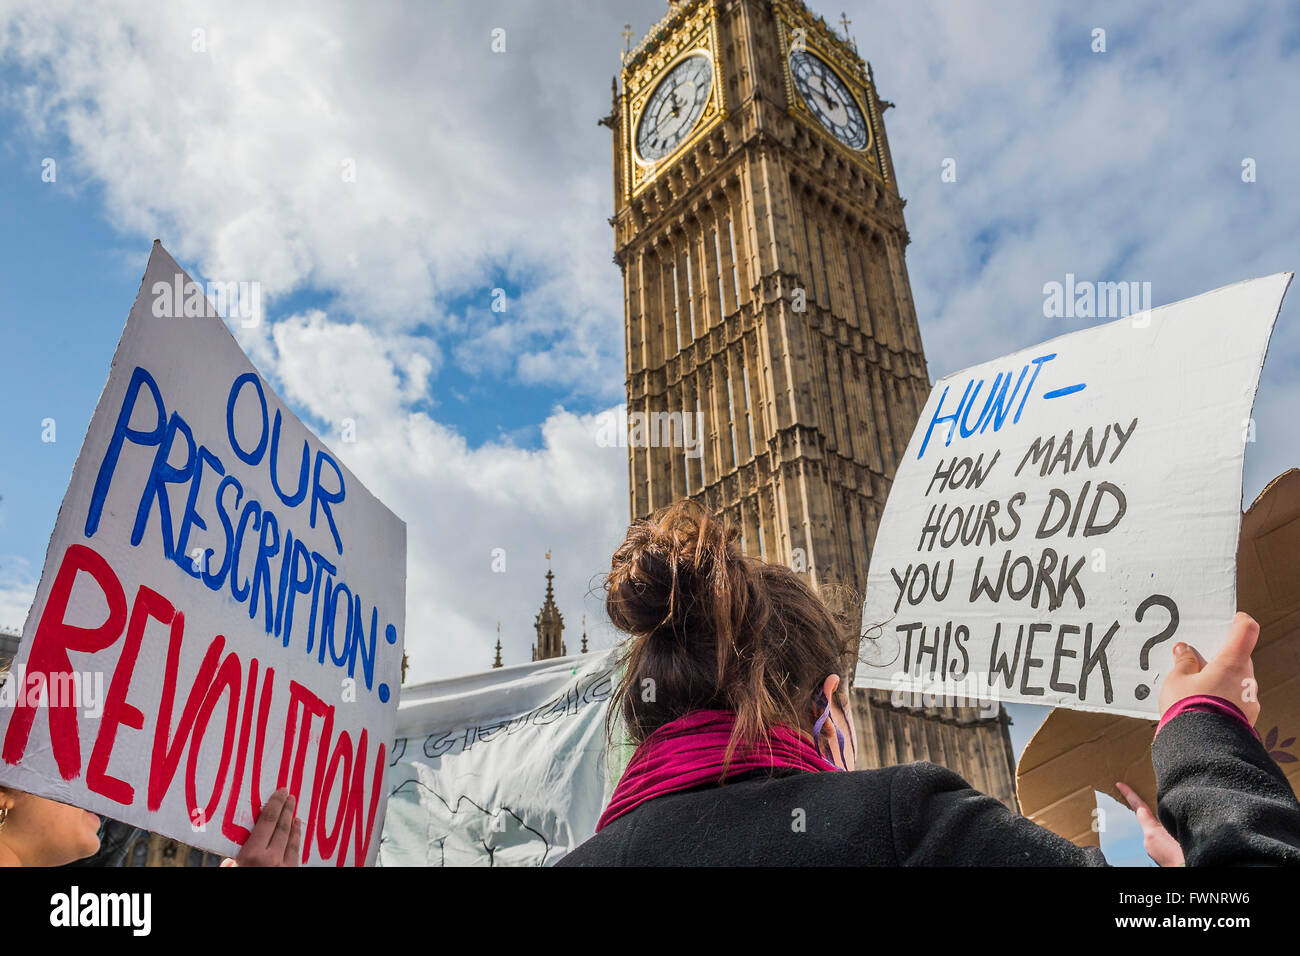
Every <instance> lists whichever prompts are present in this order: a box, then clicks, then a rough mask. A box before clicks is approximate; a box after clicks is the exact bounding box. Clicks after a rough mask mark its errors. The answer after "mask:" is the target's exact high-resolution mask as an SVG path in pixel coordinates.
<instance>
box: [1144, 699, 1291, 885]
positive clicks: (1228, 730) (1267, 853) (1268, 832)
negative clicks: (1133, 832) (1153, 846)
mask: <svg viewBox="0 0 1300 956" xmlns="http://www.w3.org/2000/svg"><path fill="white" fill-rule="evenodd" d="M1151 760H1152V763H1154V764H1155V769H1156V782H1157V784H1158V786H1159V789H1158V794H1157V802H1158V810H1159V813H1160V822H1161V823H1162V824H1164V827H1165V829H1166V830H1168V831H1169V832H1170V833H1171V834H1173V836H1174V838H1175V839H1176V840H1177V841H1178V842H1179V844H1180V845H1181V846H1182V848H1183V855H1184V856H1185V857H1186V858H1187V865H1188V866H1224V865H1234V864H1235V865H1240V864H1275V863H1290V864H1300V803H1297V802H1296V798H1295V793H1294V792H1292V790H1291V785H1290V784H1289V783H1287V780H1286V777H1285V776H1283V774H1282V770H1281V769H1280V768H1279V767H1278V765H1277V764H1276V763H1275V762H1274V761H1273V758H1272V757H1270V756H1269V755H1268V752H1267V751H1266V750H1265V749H1264V745H1263V744H1261V743H1260V742H1259V738H1257V737H1256V736H1255V735H1254V734H1253V733H1251V732H1250V730H1248V729H1247V728H1246V726H1245V725H1244V724H1242V723H1241V722H1240V721H1237V720H1233V719H1232V718H1231V717H1226V716H1224V715H1223V714H1214V713H1204V712H1197V711H1188V712H1187V713H1183V714H1179V715H1178V716H1177V717H1175V718H1174V719H1173V720H1171V721H1169V723H1167V724H1165V726H1164V727H1162V728H1160V732H1159V733H1158V734H1156V739H1155V741H1154V742H1153V743H1152V745H1151Z"/></svg>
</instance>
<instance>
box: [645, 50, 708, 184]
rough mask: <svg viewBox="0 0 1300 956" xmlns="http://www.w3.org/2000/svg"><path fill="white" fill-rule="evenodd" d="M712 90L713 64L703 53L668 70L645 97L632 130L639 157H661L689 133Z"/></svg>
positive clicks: (659, 158) (652, 160) (651, 160)
mask: <svg viewBox="0 0 1300 956" xmlns="http://www.w3.org/2000/svg"><path fill="white" fill-rule="evenodd" d="M712 89H713V64H712V63H711V62H710V61H709V58H708V57H707V56H704V55H703V54H699V55H697V56H688V57H687V58H686V59H684V60H682V61H681V62H680V63H678V64H677V65H676V66H675V67H673V68H672V69H671V70H669V71H668V75H667V76H665V77H664V78H663V79H662V80H661V81H660V82H659V85H658V86H656V87H655V91H654V92H653V93H651V94H650V99H648V100H646V104H645V109H644V110H643V111H642V112H641V121H640V123H639V124H637V129H636V151H637V153H638V154H640V156H641V158H642V159H643V160H646V161H647V162H652V163H653V162H657V161H658V160H661V159H663V158H664V157H665V156H667V155H668V154H669V153H671V152H672V151H673V150H675V149H676V148H677V147H678V146H680V145H681V144H682V143H683V142H684V141H685V139H686V137H687V136H689V135H690V132H691V130H692V129H694V128H695V124H696V123H698V122H699V120H700V115H701V114H702V113H703V112H704V107H705V104H706V103H708V101H709V91H710V90H712Z"/></svg>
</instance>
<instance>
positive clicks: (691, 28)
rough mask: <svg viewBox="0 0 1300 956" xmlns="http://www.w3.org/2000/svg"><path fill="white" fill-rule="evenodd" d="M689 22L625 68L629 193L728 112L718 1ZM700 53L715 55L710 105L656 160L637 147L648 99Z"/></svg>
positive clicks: (669, 164) (711, 62) (643, 185)
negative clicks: (652, 52) (716, 11)
mask: <svg viewBox="0 0 1300 956" xmlns="http://www.w3.org/2000/svg"><path fill="white" fill-rule="evenodd" d="M684 27H685V30H684V32H680V31H679V34H680V35H681V36H683V37H684V39H683V40H681V41H680V42H679V41H678V39H677V37H676V36H673V37H668V38H666V39H665V41H664V42H663V43H662V44H661V45H660V48H659V49H658V50H656V52H655V55H653V56H649V57H647V58H646V60H645V62H643V63H641V64H640V65H639V66H635V67H634V68H633V69H631V70H629V69H627V68H624V70H623V89H624V91H625V93H626V95H625V96H624V97H623V104H624V106H623V120H624V129H626V130H627V135H626V138H625V139H624V149H623V154H624V156H623V176H624V188H625V192H626V195H628V196H635V195H637V193H639V192H641V191H642V190H644V189H645V188H646V187H647V186H649V185H650V184H651V183H652V182H654V180H655V179H656V178H657V177H658V176H659V175H660V174H661V173H662V172H663V171H664V170H666V169H669V168H671V167H672V166H673V165H674V164H676V162H677V161H678V160H679V159H681V157H682V156H684V155H685V154H686V153H687V152H688V151H689V150H690V148H691V146H693V145H694V144H695V143H697V142H699V140H700V139H701V138H702V137H703V136H705V135H706V134H707V133H708V132H709V131H710V130H712V129H713V128H714V127H716V126H717V125H718V124H719V123H721V122H722V121H723V120H724V119H726V118H727V104H726V90H725V84H724V83H723V81H722V79H723V78H722V70H721V68H720V67H719V64H718V57H717V49H718V27H717V20H716V18H715V16H714V9H713V4H712V3H709V4H707V5H705V6H703V7H702V8H701V9H700V10H699V11H698V12H697V13H696V15H695V16H694V17H692V18H690V19H689V20H688V21H687V22H686V23H685V24H684ZM700 55H703V56H706V57H708V59H709V66H710V67H711V68H712V70H713V86H712V88H711V89H710V91H709V98H708V100H707V101H706V102H705V104H704V110H703V112H701V113H700V118H699V119H698V120H696V122H695V127H694V130H693V131H692V132H691V134H690V136H688V137H687V138H686V139H684V140H683V141H682V142H681V143H679V144H678V146H677V148H676V149H675V150H673V151H672V152H671V153H669V154H668V155H667V156H665V157H664V158H663V159H660V160H657V161H654V162H650V161H646V160H643V159H642V158H641V155H640V153H638V152H637V148H636V134H637V130H638V128H639V127H640V125H641V114H642V113H644V112H645V106H646V102H647V101H648V100H649V99H650V96H651V94H652V93H653V92H654V91H655V89H657V88H658V86H659V83H660V82H661V81H662V80H663V78H664V77H665V76H667V75H668V73H669V72H670V71H671V70H672V69H673V68H674V67H676V66H677V65H678V64H679V63H681V62H682V61H683V60H686V59H688V58H690V57H693V56H700Z"/></svg>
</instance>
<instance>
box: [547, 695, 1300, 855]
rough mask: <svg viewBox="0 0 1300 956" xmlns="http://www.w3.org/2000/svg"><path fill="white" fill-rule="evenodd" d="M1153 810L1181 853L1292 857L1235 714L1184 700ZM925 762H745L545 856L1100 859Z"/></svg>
mask: <svg viewBox="0 0 1300 956" xmlns="http://www.w3.org/2000/svg"><path fill="white" fill-rule="evenodd" d="M1152 758H1153V761H1154V763H1155V769H1156V777H1157V781H1158V783H1159V814H1160V818H1161V822H1162V823H1163V824H1164V826H1165V828H1166V829H1168V830H1169V832H1170V833H1172V834H1173V835H1174V836H1175V837H1176V838H1177V839H1178V840H1179V842H1180V843H1181V845H1182V847H1183V852H1184V854H1185V855H1186V857H1187V863H1188V865H1189V866H1194V865H1206V864H1229V863H1300V803H1297V802H1296V798H1295V795H1294V793H1292V791H1291V787H1290V785H1289V784H1288V783H1287V781H1286V778H1285V777H1284V776H1283V775H1282V771H1281V770H1280V769H1279V768H1278V766H1277V764H1276V763H1274V762H1273V760H1272V759H1271V758H1270V757H1269V756H1268V754H1267V753H1266V752H1265V750H1264V748H1263V746H1262V745H1261V744H1260V742H1259V740H1258V739H1257V738H1256V737H1255V736H1254V735H1253V734H1252V733H1250V731H1249V730H1247V729H1246V728H1245V726H1244V725H1242V724H1240V723H1238V722H1236V721H1233V720H1232V719H1231V718H1228V717H1224V716H1222V715H1220V714H1208V713H1186V714H1182V715H1180V716H1178V717H1175V718H1174V719H1173V720H1171V721H1170V722H1169V723H1168V724H1166V725H1165V727H1164V728H1163V729H1162V730H1161V731H1160V733H1159V735H1158V736H1157V737H1156V740H1155V744H1154V746H1153V748H1152ZM1105 862H1106V861H1105V859H1104V857H1103V856H1102V855H1101V851H1100V850H1097V849H1095V848H1090V849H1083V848H1080V847H1078V846H1075V845H1074V844H1073V843H1071V842H1070V841H1068V840H1066V839H1064V838H1062V837H1059V836H1057V835H1056V834H1054V833H1052V832H1051V831H1049V830H1046V829H1044V828H1043V827H1040V826H1038V825H1037V824H1035V823H1032V822H1030V821H1029V820H1028V819H1026V818H1025V817H1022V816H1019V815H1018V814H1015V813H1013V812H1011V811H1010V810H1008V809H1007V808H1006V807H1005V806H1003V805H1002V804H1001V803H999V802H998V801H997V800H995V799H993V798H992V797H988V796H985V795H983V794H981V793H978V792H977V791H975V790H973V789H971V787H970V785H969V784H967V783H966V781H965V780H963V779H962V778H961V777H959V776H958V775H957V774H955V773H953V772H952V771H951V770H946V769H944V768H943V767H937V766H935V765H934V764H929V763H914V764H907V765H903V766H895V767H885V768H883V769H880V770H861V771H856V772H853V773H829V772H827V773H806V772H804V771H800V770H784V769H783V770H778V771H775V772H768V771H751V772H749V773H746V774H739V775H737V776H736V777H734V778H732V780H731V781H729V782H728V783H726V784H724V785H721V786H717V785H711V786H705V787H697V788H695V789H692V790H686V791H682V792H679V793H672V794H668V795H666V796H662V797H657V798H655V799H653V800H649V801H647V802H646V803H643V804H642V805H641V806H639V807H637V808H636V809H635V810H632V811H631V812H629V813H627V814H624V815H623V816H621V817H619V818H618V819H617V820H615V821H614V822H613V823H611V824H610V825H609V826H607V827H605V829H603V830H601V832H600V833H598V834H596V835H595V836H594V837H592V838H591V839H590V840H588V841H587V842H586V843H583V844H582V845H581V846H579V847H577V848H576V849H575V850H574V851H573V852H572V853H570V854H568V855H567V856H566V857H564V858H563V859H561V860H560V861H559V863H558V864H557V865H558V866H682V865H697V866H746V865H762V866H792V865H824V866H936V865H938V866H1100V865H1104V864H1105Z"/></svg>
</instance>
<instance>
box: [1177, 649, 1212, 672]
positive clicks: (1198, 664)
mask: <svg viewBox="0 0 1300 956" xmlns="http://www.w3.org/2000/svg"><path fill="white" fill-rule="evenodd" d="M1204 666H1205V661H1204V659H1203V658H1202V657H1201V655H1200V654H1198V653H1197V652H1196V648H1194V647H1192V645H1190V644H1183V643H1181V642H1180V643H1178V644H1175V645H1174V666H1173V671H1172V673H1174V674H1199V673H1200V672H1201V668H1202V667H1204Z"/></svg>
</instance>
